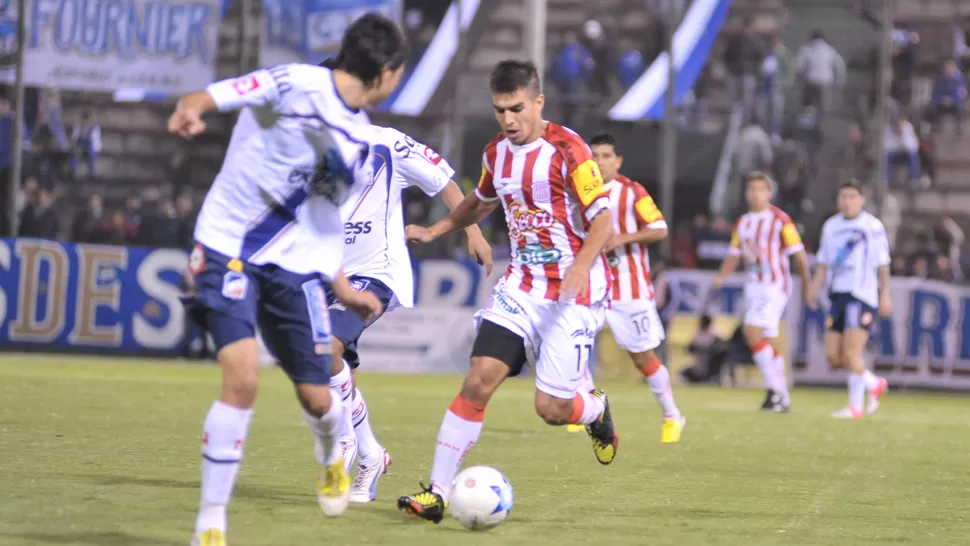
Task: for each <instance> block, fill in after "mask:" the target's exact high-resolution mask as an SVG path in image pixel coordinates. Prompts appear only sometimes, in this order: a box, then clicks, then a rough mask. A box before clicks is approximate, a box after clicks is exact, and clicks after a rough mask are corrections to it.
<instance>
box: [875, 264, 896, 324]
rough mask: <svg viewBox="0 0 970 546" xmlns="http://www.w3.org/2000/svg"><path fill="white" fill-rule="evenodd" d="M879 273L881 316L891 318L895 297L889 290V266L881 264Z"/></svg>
mask: <svg viewBox="0 0 970 546" xmlns="http://www.w3.org/2000/svg"><path fill="white" fill-rule="evenodd" d="M877 273H878V274H879V316H881V317H882V318H889V317H890V316H892V314H893V299H892V296H891V295H890V292H889V266H888V265H880V266H879V269H878V270H877Z"/></svg>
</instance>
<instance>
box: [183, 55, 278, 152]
mask: <svg viewBox="0 0 970 546" xmlns="http://www.w3.org/2000/svg"><path fill="white" fill-rule="evenodd" d="M282 68H283V67H278V68H275V69H273V70H277V71H279V70H282ZM279 97H280V91H279V88H278V87H277V82H276V80H275V79H274V77H273V76H272V75H271V71H269V70H257V71H255V72H251V73H249V74H247V75H245V76H241V77H239V78H233V79H229V80H222V81H218V82H215V83H213V84H210V85H209V86H208V87H206V89H205V91H194V92H192V93H189V94H187V95H185V96H184V97H182V98H181V99H179V101H178V103H177V104H176V105H175V112H173V113H172V115H171V116H170V117H169V118H168V130H169V132H170V133H175V134H177V135H179V136H182V137H185V138H191V137H193V136H195V135H198V134H201V133H203V132H204V131H205V129H206V124H205V122H204V121H202V116H203V115H204V114H206V113H208V112H212V111H214V110H218V111H220V112H229V111H232V110H239V109H240V108H243V107H245V106H262V105H266V104H269V103H271V102H273V101H276V100H278V99H279Z"/></svg>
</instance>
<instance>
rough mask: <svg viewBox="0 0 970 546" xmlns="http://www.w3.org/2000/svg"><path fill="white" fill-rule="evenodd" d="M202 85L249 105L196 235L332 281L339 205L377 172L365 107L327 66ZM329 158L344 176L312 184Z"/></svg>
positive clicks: (221, 102) (225, 100)
mask: <svg viewBox="0 0 970 546" xmlns="http://www.w3.org/2000/svg"><path fill="white" fill-rule="evenodd" d="M206 91H207V92H208V93H209V95H211V96H212V98H213V100H214V101H215V103H216V106H217V108H218V109H219V111H221V112H226V111H231V110H239V109H242V110H243V111H242V112H241V114H240V116H239V119H238V120H237V122H236V125H235V127H234V128H233V131H232V138H231V140H230V142H229V149H228V151H227V153H226V158H225V160H224V162H223V164H222V168H221V170H220V171H219V174H218V175H217V176H216V179H215V181H214V182H213V183H212V187H211V188H210V189H209V193H208V194H207V195H206V198H205V202H204V203H203V204H202V210H201V211H200V212H199V219H198V222H197V223H196V228H195V240H196V242H198V243H200V244H202V245H204V246H206V247H208V248H210V249H212V250H214V251H216V252H219V253H221V254H225V255H227V256H229V257H232V258H239V259H241V260H243V261H246V262H249V263H252V264H255V265H263V264H276V265H278V266H280V267H282V268H283V269H286V270H288V271H292V272H295V273H301V274H309V273H320V274H322V275H323V276H324V278H326V279H327V280H331V279H333V278H334V276H335V275H336V274H337V272H338V271H339V270H340V262H341V257H342V254H343V226H342V222H341V220H340V213H339V205H340V204H341V203H342V202H343V201H344V199H346V196H347V195H349V193H350V191H351V189H352V185H353V183H354V181H355V180H357V181H367V180H371V179H372V178H373V173H372V171H371V162H370V161H369V157H368V155H369V153H368V152H369V143H370V133H371V128H370V127H371V126H370V120H369V119H368V117H367V114H365V113H363V112H362V111H360V110H354V109H351V108H349V107H347V105H346V104H345V103H344V102H343V99H342V98H341V97H340V95H339V94H338V93H337V88H336V85H335V84H334V81H333V75H332V73H331V71H330V70H329V69H328V68H324V67H321V66H315V65H307V64H287V65H281V66H277V67H275V68H271V69H268V70H262V69H261V70H257V71H255V72H252V73H250V74H248V75H246V76H242V77H240V78H236V79H233V80H224V81H220V82H216V83H213V84H212V85H210V86H208V87H207V88H206ZM323 160H326V161H327V164H328V166H329V167H330V170H331V172H333V171H335V170H336V171H337V172H339V173H340V174H339V175H338V176H334V177H331V179H329V180H331V181H330V183H328V184H327V185H325V186H324V185H322V184H316V185H314V186H313V187H314V188H315V190H313V191H312V190H311V184H310V183H311V181H312V180H313V178H314V170H315V167H316V166H317V165H318V164H319V163H320V162H321V161H323ZM321 186H324V187H321Z"/></svg>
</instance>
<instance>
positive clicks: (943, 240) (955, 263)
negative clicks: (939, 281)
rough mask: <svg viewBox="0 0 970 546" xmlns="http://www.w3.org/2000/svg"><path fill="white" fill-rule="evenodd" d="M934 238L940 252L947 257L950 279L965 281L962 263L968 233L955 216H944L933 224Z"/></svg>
mask: <svg viewBox="0 0 970 546" xmlns="http://www.w3.org/2000/svg"><path fill="white" fill-rule="evenodd" d="M933 238H934V239H935V240H936V245H937V246H938V247H939V249H940V252H941V253H942V254H943V255H944V256H946V258H947V260H948V261H947V267H948V269H949V274H950V277H951V278H950V279H949V280H953V281H963V267H962V265H961V256H960V254H961V252H960V249H961V248H962V247H963V243H964V242H965V241H966V235H965V234H964V233H963V230H962V229H961V228H960V226H959V225H958V224H957V223H956V221H955V220H953V218H951V217H949V216H944V217H943V218H942V219H940V221H939V222H938V223H937V224H936V225H935V226H933Z"/></svg>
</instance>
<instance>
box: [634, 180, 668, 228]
mask: <svg viewBox="0 0 970 546" xmlns="http://www.w3.org/2000/svg"><path fill="white" fill-rule="evenodd" d="M630 188H631V189H632V190H633V196H634V201H633V211H634V213H635V215H636V218H637V225H638V226H639V227H640V228H644V227H645V228H649V229H667V221H666V220H664V215H663V213H662V212H660V209H659V208H657V203H655V202H654V200H653V197H651V196H650V194H649V193H648V192H647V190H646V189H644V187H643V186H641V185H640V184H638V183H636V182H632V183H631V184H630Z"/></svg>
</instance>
